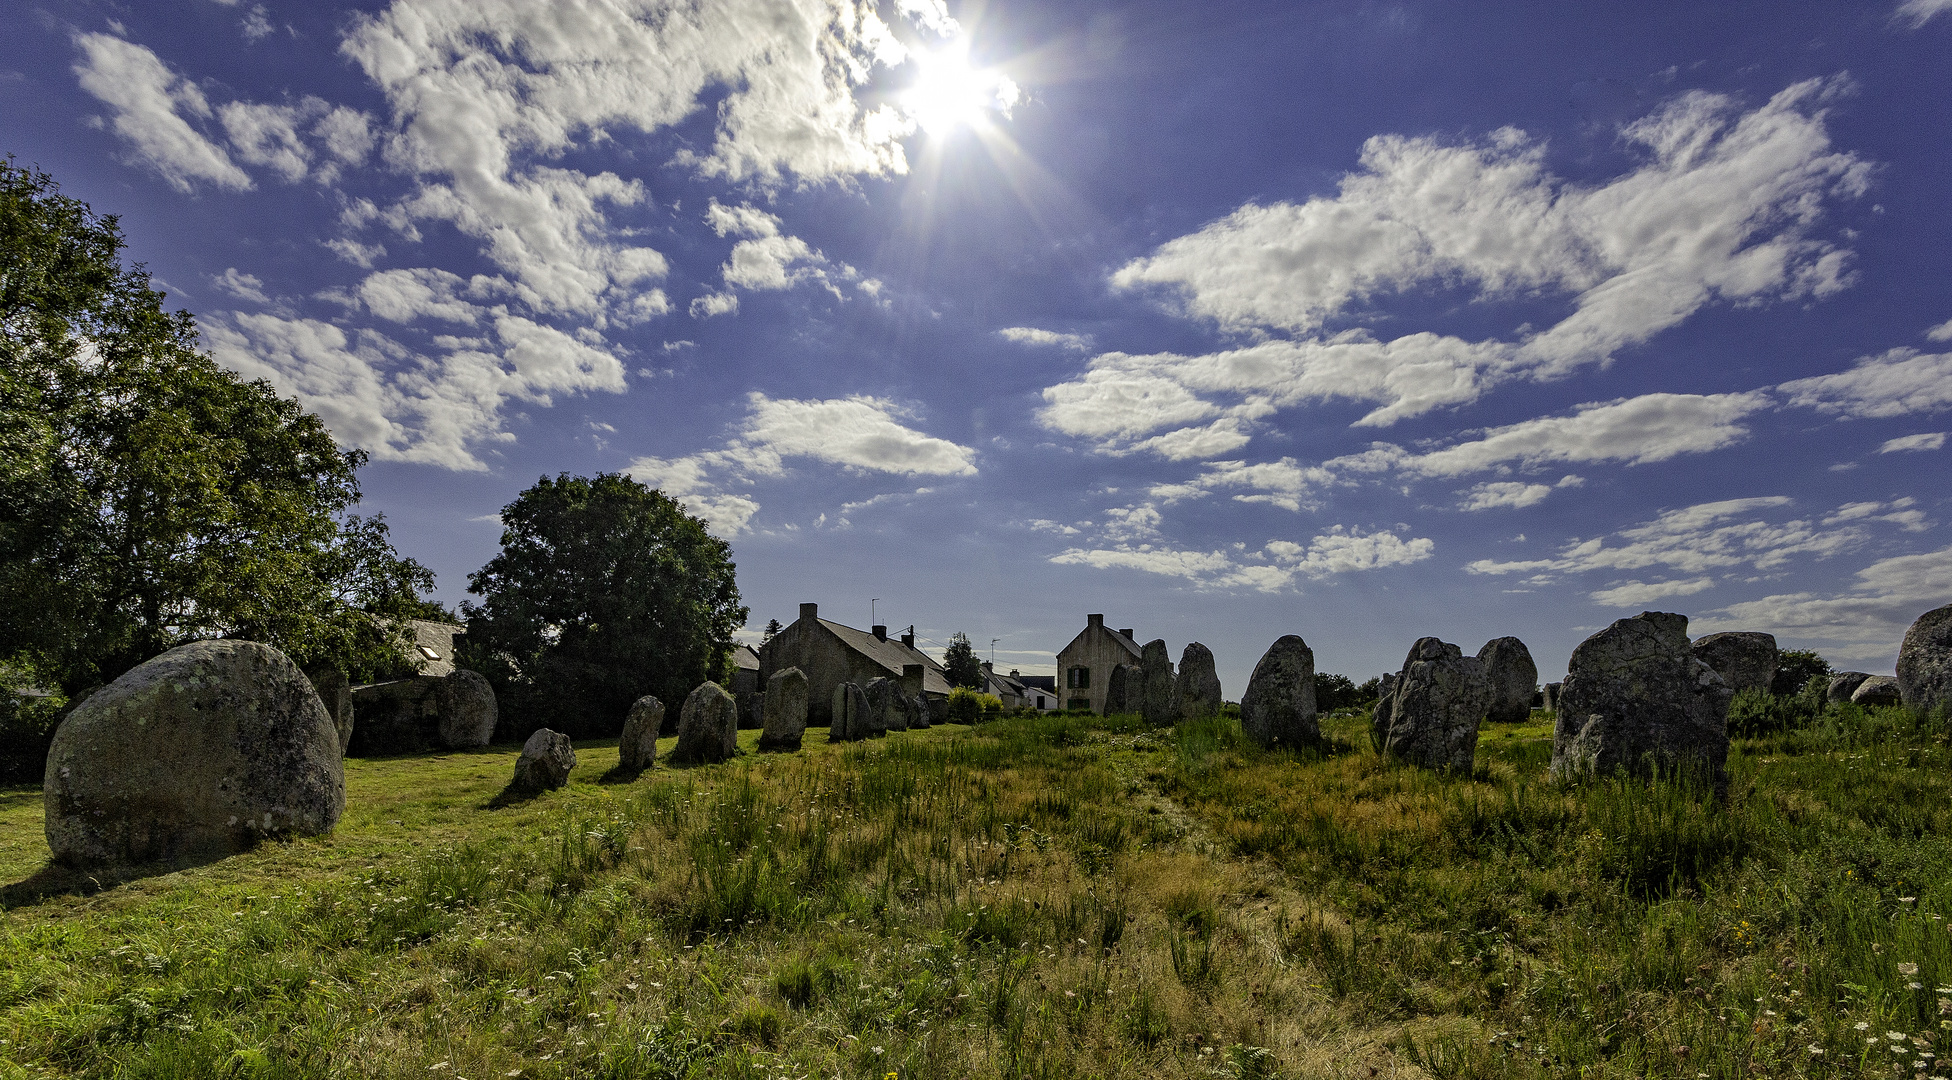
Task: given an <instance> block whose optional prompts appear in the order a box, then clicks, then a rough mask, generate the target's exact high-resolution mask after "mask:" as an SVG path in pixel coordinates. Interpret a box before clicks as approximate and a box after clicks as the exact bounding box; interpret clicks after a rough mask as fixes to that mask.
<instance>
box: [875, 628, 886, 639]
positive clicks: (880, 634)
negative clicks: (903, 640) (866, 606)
mask: <svg viewBox="0 0 1952 1080" xmlns="http://www.w3.org/2000/svg"><path fill="white" fill-rule="evenodd" d="M874 640H876V641H886V640H888V628H887V627H885V626H876V627H874Z"/></svg>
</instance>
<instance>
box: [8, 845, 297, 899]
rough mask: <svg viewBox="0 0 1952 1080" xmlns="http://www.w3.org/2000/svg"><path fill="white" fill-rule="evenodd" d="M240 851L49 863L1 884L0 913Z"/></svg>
mask: <svg viewBox="0 0 1952 1080" xmlns="http://www.w3.org/2000/svg"><path fill="white" fill-rule="evenodd" d="M272 842H273V843H275V842H276V841H272ZM236 854H241V853H240V852H234V851H225V852H211V853H208V854H203V855H186V856H183V857H181V858H176V859H167V860H164V861H162V862H152V863H143V864H142V865H139V866H98V867H92V868H88V869H80V868H77V867H72V866H65V865H63V864H61V863H58V862H53V861H50V862H48V863H47V864H46V865H45V866H42V867H41V868H40V869H39V870H36V871H34V872H33V873H32V874H29V875H28V876H27V877H25V878H22V879H21V880H19V881H16V882H13V883H12V884H9V885H0V911H11V910H13V909H14V908H19V907H31V906H33V905H35V904H38V903H40V902H41V901H43V900H47V899H50V898H52V897H56V896H93V895H95V894H96V893H99V892H103V891H106V890H108V889H113V888H116V887H118V886H121V885H127V884H128V883H130V882H132V881H141V880H142V879H144V878H152V877H161V876H163V875H164V874H174V873H176V872H178V871H181V870H194V869H196V868H197V867H200V866H209V865H211V864H213V863H220V862H223V861H224V860H225V859H228V858H230V857H231V856H232V855H236Z"/></svg>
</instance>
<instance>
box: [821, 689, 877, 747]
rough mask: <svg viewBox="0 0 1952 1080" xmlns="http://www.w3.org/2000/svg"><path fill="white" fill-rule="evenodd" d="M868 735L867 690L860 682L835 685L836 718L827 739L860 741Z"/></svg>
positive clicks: (833, 740)
mask: <svg viewBox="0 0 1952 1080" xmlns="http://www.w3.org/2000/svg"><path fill="white" fill-rule="evenodd" d="M867 737H868V695H867V691H865V690H863V689H861V684H860V683H851V682H844V683H841V684H840V685H839V686H836V687H834V718H833V720H832V721H830V722H829V726H828V728H827V741H828V742H860V741H861V740H862V739H865V738H867Z"/></svg>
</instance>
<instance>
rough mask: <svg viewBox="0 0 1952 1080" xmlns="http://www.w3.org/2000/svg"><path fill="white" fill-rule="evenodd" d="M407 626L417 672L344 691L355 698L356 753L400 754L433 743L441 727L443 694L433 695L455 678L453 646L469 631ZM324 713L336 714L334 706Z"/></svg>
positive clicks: (408, 651) (408, 653)
mask: <svg viewBox="0 0 1952 1080" xmlns="http://www.w3.org/2000/svg"><path fill="white" fill-rule="evenodd" d="M407 626H408V628H409V629H410V630H412V631H413V642H412V644H410V645H408V646H406V648H405V649H404V650H403V657H404V659H405V660H406V661H407V662H408V663H410V664H412V665H413V666H414V667H415V668H416V669H417V670H418V672H419V673H418V674H415V675H408V676H406V677H405V678H400V679H389V680H387V681H385V682H377V683H366V684H365V685H362V686H354V687H350V688H349V689H348V690H347V691H346V692H347V693H349V694H350V698H351V700H350V701H349V702H347V705H346V708H347V710H348V712H349V713H350V716H349V718H348V723H350V724H351V725H352V736H351V743H350V747H351V751H352V752H353V753H354V754H387V753H400V752H403V751H407V750H417V749H420V748H421V747H423V746H426V745H429V744H430V743H431V742H432V741H433V734H432V733H433V732H434V731H435V729H436V728H437V727H438V725H439V723H440V695H439V694H436V693H434V692H433V691H434V688H435V687H436V686H438V685H439V684H440V682H441V680H443V679H445V678H447V677H448V676H449V675H452V674H454V646H455V642H456V641H457V640H459V639H461V638H465V637H466V636H467V633H468V628H467V627H465V626H459V625H456V624H454V623H446V622H435V621H433V620H431V619H408V620H407ZM315 684H316V680H315ZM326 708H327V710H328V711H333V712H335V713H336V711H337V710H336V708H335V705H334V703H333V702H331V701H328V702H327V703H326Z"/></svg>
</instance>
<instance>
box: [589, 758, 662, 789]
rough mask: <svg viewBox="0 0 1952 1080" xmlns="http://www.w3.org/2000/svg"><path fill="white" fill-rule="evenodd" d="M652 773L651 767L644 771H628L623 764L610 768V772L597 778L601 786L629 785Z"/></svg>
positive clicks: (645, 768)
mask: <svg viewBox="0 0 1952 1080" xmlns="http://www.w3.org/2000/svg"><path fill="white" fill-rule="evenodd" d="M649 771H650V767H649V766H645V767H644V768H642V769H626V768H624V766H623V765H622V763H619V764H616V765H613V766H611V767H610V771H609V772H607V773H604V774H603V775H602V776H599V777H597V778H596V782H597V783H599V784H628V783H631V782H632V781H634V780H636V779H637V778H638V777H640V776H642V775H644V774H645V773H647V772H649Z"/></svg>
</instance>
